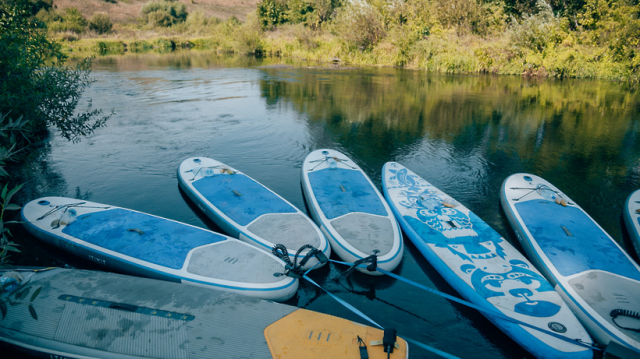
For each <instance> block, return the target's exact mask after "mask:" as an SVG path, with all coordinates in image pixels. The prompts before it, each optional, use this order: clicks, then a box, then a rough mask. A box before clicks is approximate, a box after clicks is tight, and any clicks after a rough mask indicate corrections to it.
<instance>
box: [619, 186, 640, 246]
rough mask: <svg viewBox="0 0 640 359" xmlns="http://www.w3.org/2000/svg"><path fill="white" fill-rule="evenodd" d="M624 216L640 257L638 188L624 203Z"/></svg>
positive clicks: (639, 200)
mask: <svg viewBox="0 0 640 359" xmlns="http://www.w3.org/2000/svg"><path fill="white" fill-rule="evenodd" d="M623 218H624V224H625V226H626V227H627V232H629V237H631V243H633V248H634V249H635V250H636V253H637V254H638V257H640V190H636V191H635V192H633V193H632V194H630V195H629V197H628V198H627V201H626V202H625V203H624V212H623Z"/></svg>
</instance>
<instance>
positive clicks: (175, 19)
mask: <svg viewBox="0 0 640 359" xmlns="http://www.w3.org/2000/svg"><path fill="white" fill-rule="evenodd" d="M140 13H141V15H142V18H143V20H144V21H145V22H146V23H148V24H149V25H152V26H161V27H169V26H171V25H173V24H176V23H179V22H183V21H185V20H186V19H187V15H188V13H187V8H186V6H185V5H184V4H183V3H181V2H178V1H167V0H158V1H149V2H147V3H146V4H144V6H142V9H141V10H140Z"/></svg>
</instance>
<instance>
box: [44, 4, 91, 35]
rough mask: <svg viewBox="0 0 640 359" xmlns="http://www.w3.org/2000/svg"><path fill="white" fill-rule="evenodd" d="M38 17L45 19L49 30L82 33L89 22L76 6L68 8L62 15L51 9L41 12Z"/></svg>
mask: <svg viewBox="0 0 640 359" xmlns="http://www.w3.org/2000/svg"><path fill="white" fill-rule="evenodd" d="M36 17H38V18H39V19H41V20H43V21H45V22H46V23H47V27H48V28H49V30H51V31H54V32H64V31H70V32H73V33H76V34H82V33H83V32H84V31H85V29H86V28H87V24H88V23H87V19H85V18H84V16H82V14H81V13H80V11H79V10H78V9H76V8H75V7H70V8H66V9H65V10H64V14H62V15H60V14H57V13H55V12H54V11H49V13H48V14H46V13H42V12H39V13H38V14H37V15H36Z"/></svg>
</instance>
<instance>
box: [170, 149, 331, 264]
mask: <svg viewBox="0 0 640 359" xmlns="http://www.w3.org/2000/svg"><path fill="white" fill-rule="evenodd" d="M178 181H179V184H180V188H182V190H184V191H185V193H186V194H187V196H189V198H191V200H192V201H193V202H194V203H195V204H196V205H197V206H198V207H199V208H200V209H201V210H202V211H203V212H204V213H205V214H206V215H207V216H208V217H209V218H211V220H213V221H214V222H215V223H216V224H217V225H218V226H219V227H220V228H222V230H223V231H225V232H226V233H227V234H228V235H230V236H233V237H235V238H239V239H240V240H242V241H245V242H247V243H250V244H253V245H255V246H257V247H258V248H261V249H264V250H266V251H271V249H272V248H273V247H274V246H275V245H276V244H283V245H284V246H285V247H286V248H287V252H288V253H289V259H290V260H291V261H292V262H293V261H294V256H295V254H296V252H297V251H298V250H299V249H300V248H301V247H302V246H304V245H311V246H313V247H314V248H316V249H319V250H320V251H322V252H323V253H324V254H325V256H327V258H328V257H329V255H330V254H331V247H330V246H329V242H328V241H327V239H326V238H325V237H324V235H323V234H322V232H321V231H320V229H319V228H318V227H317V226H316V225H315V223H313V221H312V220H311V219H310V218H309V217H308V216H307V215H306V214H304V213H302V211H300V210H299V209H298V208H296V207H295V206H294V205H292V204H291V203H289V202H288V201H287V200H285V199H284V198H282V197H280V196H279V195H278V194H276V193H275V192H273V191H271V190H270V189H268V188H267V187H265V186H264V185H262V184H260V183H259V182H257V181H256V180H254V179H253V178H251V177H249V176H247V175H246V174H244V173H242V172H240V171H238V170H236V169H235V168H233V167H230V166H227V165H225V164H224V163H222V162H219V161H216V160H214V159H211V158H207V157H194V158H188V159H186V160H184V161H182V163H181V164H180V167H179V168H178ZM308 251H309V249H305V250H302V251H301V252H300V254H299V256H298V259H297V262H298V263H299V262H300V260H301V259H302V258H303V257H304V256H305V255H306V254H307V252H308ZM316 265H317V266H316ZM322 265H324V263H322V264H318V259H317V258H316V257H311V258H310V259H309V260H308V261H307V263H306V264H305V265H304V266H302V269H305V270H306V269H310V268H316V269H317V268H320V267H321V266H322Z"/></svg>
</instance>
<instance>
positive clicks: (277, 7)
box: [258, 0, 288, 28]
mask: <svg viewBox="0 0 640 359" xmlns="http://www.w3.org/2000/svg"><path fill="white" fill-rule="evenodd" d="M287 9H288V8H287V3H286V1H285V0H262V1H260V2H259V3H258V18H259V19H260V21H261V23H262V26H263V27H266V28H268V27H272V26H275V25H278V24H284V23H285V22H286V21H287V15H286V14H287Z"/></svg>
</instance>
